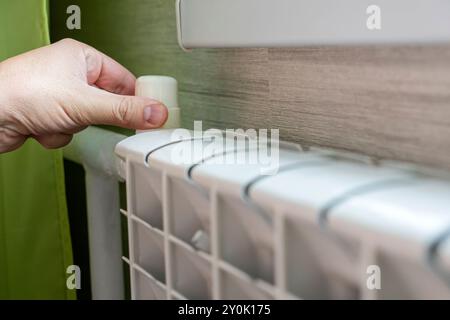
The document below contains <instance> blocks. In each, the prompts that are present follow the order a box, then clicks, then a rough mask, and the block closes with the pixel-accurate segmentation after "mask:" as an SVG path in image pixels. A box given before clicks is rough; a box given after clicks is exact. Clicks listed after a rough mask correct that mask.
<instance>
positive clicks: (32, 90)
mask: <svg viewBox="0 0 450 320" xmlns="http://www.w3.org/2000/svg"><path fill="white" fill-rule="evenodd" d="M135 82H136V78H135V77H134V76H133V75H132V74H131V73H130V72H129V71H128V70H126V69H125V68H124V67H123V66H121V65H120V64H118V63H117V62H115V61H114V60H113V59H111V58H109V57H107V56H106V55H104V54H103V53H101V52H99V51H97V50H96V49H94V48H92V47H90V46H88V45H86V44H83V43H81V42H78V41H75V40H71V39H65V40H62V41H59V42H57V43H54V44H52V45H49V46H47V47H43V48H39V49H36V50H33V51H30V52H27V53H24V54H22V55H19V56H16V57H13V58H10V59H8V60H5V61H3V62H2V63H0V153H1V152H8V151H12V150H15V149H17V148H19V147H20V146H21V145H22V144H23V143H24V142H25V140H26V139H27V138H28V137H33V138H34V139H36V140H37V141H38V142H39V143H41V144H42V145H43V146H44V147H46V148H59V147H62V146H65V145H66V144H68V143H69V142H70V141H71V139H72V135H73V134H74V133H77V132H79V131H81V130H83V129H84V128H86V127H87V126H89V125H93V124H105V125H115V126H120V127H124V128H130V129H140V130H145V129H153V128H157V127H160V126H162V125H163V124H164V122H165V121H166V120H167V109H166V107H165V106H164V105H163V104H162V103H160V102H158V101H155V100H152V99H149V98H143V97H134V96H132V95H133V94H134V87H135Z"/></svg>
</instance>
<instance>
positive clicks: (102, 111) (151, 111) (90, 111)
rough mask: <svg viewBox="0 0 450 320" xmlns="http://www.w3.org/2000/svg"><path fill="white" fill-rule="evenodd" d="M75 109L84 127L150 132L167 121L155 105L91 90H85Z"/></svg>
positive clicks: (162, 109)
mask: <svg viewBox="0 0 450 320" xmlns="http://www.w3.org/2000/svg"><path fill="white" fill-rule="evenodd" d="M83 91H84V97H83V103H82V105H81V106H80V107H79V110H78V111H79V112H81V113H82V114H80V116H81V117H80V118H82V119H85V121H86V122H88V123H85V124H86V125H91V124H105V125H113V126H119V127H123V128H128V129H138V130H146V129H154V128H159V127H161V126H162V125H163V124H164V123H165V122H166V120H167V116H168V112H167V108H166V107H165V106H164V105H163V104H162V103H161V102H159V101H156V100H153V99H150V98H144V97H135V96H123V95H118V94H114V93H110V92H107V91H104V90H101V89H98V88H95V87H87V88H86V89H85V90H83Z"/></svg>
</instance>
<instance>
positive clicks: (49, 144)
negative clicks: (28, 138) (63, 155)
mask: <svg viewBox="0 0 450 320" xmlns="http://www.w3.org/2000/svg"><path fill="white" fill-rule="evenodd" d="M72 137H73V136H72V135H71V134H62V133H57V134H47V135H42V136H33V138H34V139H35V140H37V141H38V142H39V143H40V144H41V145H42V146H43V147H45V148H47V149H57V148H61V147H64V146H66V145H68V144H69V143H70V141H72Z"/></svg>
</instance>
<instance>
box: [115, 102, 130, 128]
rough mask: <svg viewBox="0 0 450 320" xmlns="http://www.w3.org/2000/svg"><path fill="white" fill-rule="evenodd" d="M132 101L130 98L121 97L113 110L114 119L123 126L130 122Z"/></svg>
mask: <svg viewBox="0 0 450 320" xmlns="http://www.w3.org/2000/svg"><path fill="white" fill-rule="evenodd" d="M132 113H133V100H132V99H131V98H130V97H122V98H121V99H120V101H119V103H118V104H117V106H116V107H115V108H114V117H115V118H116V119H117V120H119V121H120V122H121V123H123V124H129V123H130V122H131V120H132Z"/></svg>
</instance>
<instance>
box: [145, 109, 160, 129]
mask: <svg viewBox="0 0 450 320" xmlns="http://www.w3.org/2000/svg"><path fill="white" fill-rule="evenodd" d="M163 108H164V106H162V105H160V104H154V105H151V106H148V107H145V108H144V119H145V121H146V122H148V123H150V124H152V125H154V126H159V125H161V124H162V122H163V120H164V112H163Z"/></svg>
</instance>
